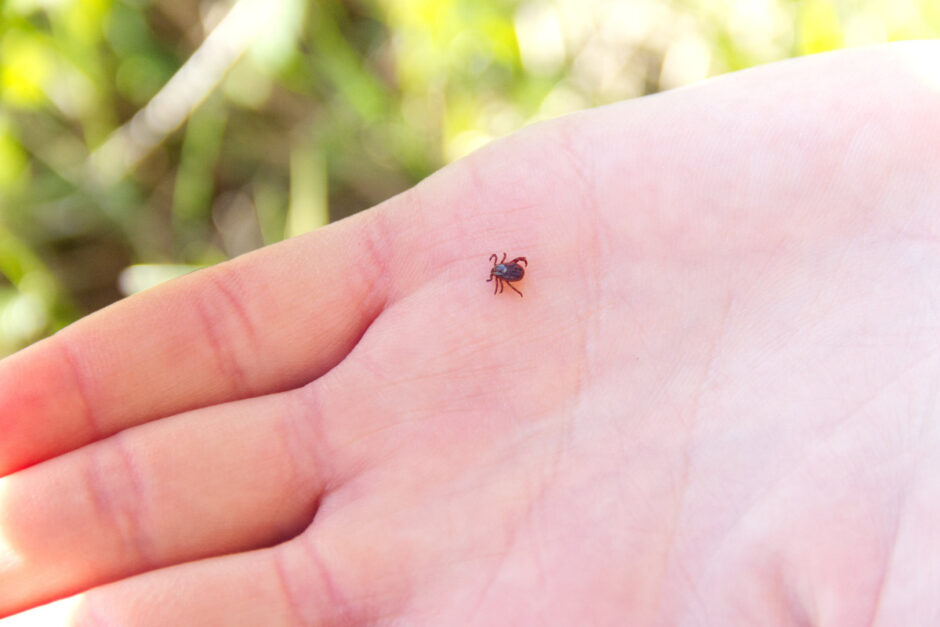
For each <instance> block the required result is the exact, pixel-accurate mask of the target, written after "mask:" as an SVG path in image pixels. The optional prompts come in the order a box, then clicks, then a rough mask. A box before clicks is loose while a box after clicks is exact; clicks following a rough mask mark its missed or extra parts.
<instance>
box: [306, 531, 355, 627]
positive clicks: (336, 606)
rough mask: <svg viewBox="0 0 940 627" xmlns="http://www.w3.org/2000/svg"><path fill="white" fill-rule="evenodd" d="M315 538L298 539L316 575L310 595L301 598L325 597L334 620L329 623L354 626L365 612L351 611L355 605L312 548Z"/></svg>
mask: <svg viewBox="0 0 940 627" xmlns="http://www.w3.org/2000/svg"><path fill="white" fill-rule="evenodd" d="M316 537H317V536H316V535H311V536H307V537H303V536H302V537H301V538H300V539H299V542H300V545H301V547H302V549H303V552H304V554H305V555H306V556H307V558H308V561H309V563H310V564H313V566H314V571H315V572H316V574H317V577H316V578H315V581H316V584H315V585H308V587H309V589H310V591H311V593H309V594H304V595H303V598H306V599H316V598H323V597H325V599H324V600H325V601H326V602H327V603H328V605H329V607H330V610H331V615H332V617H335V620H334V621H331V622H334V623H336V624H340V625H354V624H356V620H355V619H357V618H360V619H361V618H363V616H362V615H359V614H365V610H360V612H359V613H357V612H356V611H355V610H354V609H353V608H354V607H355V604H354V603H353V601H352V600H351V598H350V597H349V595H348V594H344V592H343V590H342V589H341V588H340V586H339V584H338V582H337V581H336V578H335V577H334V576H333V574H332V572H331V571H330V569H329V568H328V567H327V564H326V562H325V561H324V559H323V555H322V554H321V553H320V551H319V550H318V549H317V548H316V546H314V544H315V538H316ZM367 576H368V575H367ZM297 579H298V580H299V581H303V580H304V578H303V577H299V578H297ZM317 593H325V594H317ZM315 610H316V608H314V611H315Z"/></svg>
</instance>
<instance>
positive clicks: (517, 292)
mask: <svg viewBox="0 0 940 627" xmlns="http://www.w3.org/2000/svg"><path fill="white" fill-rule="evenodd" d="M506 285H508V286H509V287H512V283H510V282H509V281H506ZM512 291H513V292H515V293H516V294H518V295H519V296H522V292H520V291H519V290H517V289H516V288H514V287H512Z"/></svg>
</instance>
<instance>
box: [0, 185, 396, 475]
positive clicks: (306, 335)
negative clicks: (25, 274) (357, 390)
mask: <svg viewBox="0 0 940 627" xmlns="http://www.w3.org/2000/svg"><path fill="white" fill-rule="evenodd" d="M398 202H401V201H398ZM383 220H384V218H383V215H382V213H381V212H366V213H362V214H358V215H356V216H354V217H352V218H350V219H347V220H343V221H341V222H338V223H336V224H334V225H331V226H329V227H326V228H324V229H322V230H319V231H316V232H313V233H310V234H307V235H306V236H302V237H299V238H295V239H293V240H288V241H285V242H282V243H280V244H278V245H275V246H271V247H268V248H264V249H261V250H258V251H255V252H254V253H251V254H248V255H245V256H243V257H240V258H237V259H234V260H232V261H229V262H226V263H223V264H220V265H218V266H214V267H212V268H208V269H206V270H202V271H199V272H196V273H193V274H191V275H189V276H186V277H183V278H182V279H179V280H177V281H173V282H170V283H168V284H165V285H162V286H159V287H157V288H154V289H152V290H149V291H147V292H144V293H142V294H139V295H137V296H134V297H132V298H128V299H126V300H124V301H122V302H119V303H117V304H115V305H112V306H111V307H109V308H106V309H104V310H102V311H100V312H98V313H95V314H93V315H91V316H89V317H87V318H85V319H83V320H80V321H78V322H77V323H75V324H74V325H72V326H70V327H68V328H66V329H64V330H63V331H61V332H60V333H58V334H57V335H54V336H52V337H50V338H47V339H46V340H43V341H41V342H39V343H37V344H35V345H34V346H31V347H29V348H28V349H26V350H24V351H21V352H20V353H18V354H15V355H13V356H11V357H9V358H7V359H5V360H3V361H0V433H2V434H3V437H2V438H0V475H4V474H8V473H10V472H13V471H14V470H17V469H20V468H23V467H25V466H28V465H31V464H34V463H37V462H39V461H42V460H44V459H47V458H49V457H52V456H55V455H57V454H60V453H63V452H66V451H68V450H71V449H73V448H76V447H78V446H81V445H84V444H86V443H89V442H92V441H94V440H97V439H100V438H103V437H106V436H108V435H111V434H113V433H115V432H117V431H120V430H121V429H124V428H127V427H130V426H133V425H136V424H140V423H143V422H147V421H149V420H152V419H155V418H158V417H162V416H167V415H170V414H175V413H179V412H181V411H185V410H187V409H193V408H196V407H201V406H206V405H211V404H215V403H219V402H223V401H230V400H235V399H239V398H245V397H249V396H255V395H259V394H267V393H273V392H277V391H281V390H285V389H290V388H293V387H296V386H298V385H301V384H303V383H305V382H308V381H310V380H312V379H314V378H316V377H317V376H319V375H321V374H322V373H324V372H325V371H327V370H329V369H330V368H331V367H332V366H334V365H335V364H336V363H338V362H339V361H340V360H341V359H342V357H343V356H344V355H345V354H346V353H347V352H348V351H349V350H350V349H351V347H352V346H353V345H354V344H355V343H356V341H357V339H358V338H359V337H360V336H361V335H362V333H363V332H364V330H365V329H366V328H367V327H368V325H369V323H370V322H371V321H372V320H373V319H374V318H375V317H376V316H377V315H378V313H379V311H380V310H381V308H382V307H383V303H384V302H385V301H386V299H387V297H388V290H389V286H390V283H389V281H388V280H387V276H388V275H387V274H386V273H385V269H386V265H387V263H388V261H387V259H388V257H387V255H389V254H390V252H389V251H391V250H392V249H393V242H392V241H391V238H392V237H394V235H393V234H392V233H389V232H386V231H384V230H383V227H382V223H383ZM337 268H340V269H344V270H343V271H337Z"/></svg>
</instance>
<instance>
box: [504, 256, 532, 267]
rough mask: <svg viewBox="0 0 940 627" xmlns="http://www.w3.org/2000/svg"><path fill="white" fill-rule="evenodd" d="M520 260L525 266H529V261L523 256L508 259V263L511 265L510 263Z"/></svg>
mask: <svg viewBox="0 0 940 627" xmlns="http://www.w3.org/2000/svg"><path fill="white" fill-rule="evenodd" d="M520 261H521V262H522V263H524V264H525V267H526V268H528V267H529V262H528V261H526V259H525V257H516V258H515V259H513V260H512V261H510V262H509V264H510V265H512V264H514V263H518V262H520Z"/></svg>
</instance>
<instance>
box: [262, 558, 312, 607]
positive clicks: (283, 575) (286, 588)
mask: <svg viewBox="0 0 940 627" xmlns="http://www.w3.org/2000/svg"><path fill="white" fill-rule="evenodd" d="M288 546H290V545H281V546H277V547H275V548H274V549H273V550H272V551H271V564H272V567H273V570H274V573H275V574H276V575H277V583H278V588H279V589H280V591H281V594H282V595H283V597H284V604H285V605H286V606H287V607H288V608H290V613H291V616H292V617H293V618H294V620H295V621H296V624H297V625H308V624H309V621H308V620H307V617H306V613H305V612H304V606H303V604H302V603H301V602H300V600H299V599H298V598H297V595H295V594H294V590H293V586H292V585H291V580H292V579H293V578H292V577H290V576H289V575H288V572H287V566H286V564H285V563H284V551H285V550H287V547H288Z"/></svg>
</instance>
